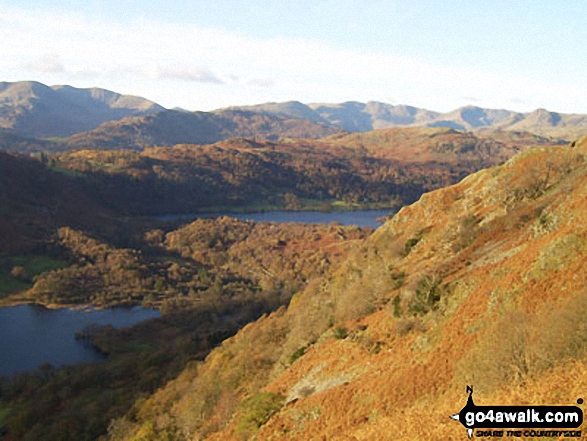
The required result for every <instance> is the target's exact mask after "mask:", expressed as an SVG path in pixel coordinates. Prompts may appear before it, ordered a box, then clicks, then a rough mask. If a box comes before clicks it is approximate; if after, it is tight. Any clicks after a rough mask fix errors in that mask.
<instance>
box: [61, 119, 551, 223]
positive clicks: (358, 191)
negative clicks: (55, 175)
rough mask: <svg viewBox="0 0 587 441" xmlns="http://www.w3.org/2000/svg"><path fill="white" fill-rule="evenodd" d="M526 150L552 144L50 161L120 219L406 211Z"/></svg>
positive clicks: (376, 144) (536, 140)
mask: <svg viewBox="0 0 587 441" xmlns="http://www.w3.org/2000/svg"><path fill="white" fill-rule="evenodd" d="M162 115H163V114H161V113H160V114H158V115H155V116H154V117H152V118H156V119H157V118H160V117H162ZM184 116H186V117H189V115H184ZM147 118H151V117H147ZM535 145H553V143H552V141H550V140H548V139H546V138H540V137H537V136H533V135H529V134H516V133H510V132H500V133H495V134H483V135H474V134H471V133H463V132H457V131H454V130H451V129H446V128H395V129H388V130H380V131H373V132H368V133H364V134H349V135H345V134H337V135H332V136H330V137H328V138H323V139H321V140H315V141H314V140H294V139H289V140H280V141H268V140H251V139H242V138H239V139H229V140H226V141H221V142H218V143H215V144H212V145H177V146H174V147H170V148H163V147H159V148H149V149H146V150H144V151H142V152H132V151H129V150H124V151H122V150H121V151H109V150H82V151H75V152H66V153H60V154H57V155H55V156H52V157H51V160H52V162H53V163H54V164H55V166H57V167H61V168H65V169H68V170H71V171H73V172H76V173H82V174H83V175H84V176H87V177H88V180H87V182H88V183H89V185H91V186H92V187H93V188H94V193H95V194H97V195H99V197H100V199H101V200H103V201H105V203H108V204H110V205H111V206H112V207H113V208H116V209H118V210H121V211H123V212H127V213H130V214H168V213H186V212H197V211H206V210H207V211H222V210H225V211H226V210H235V209H237V210H238V209H247V207H249V209H251V208H252V209H255V207H257V209H259V208H261V209H270V208H273V209H276V208H277V209H279V208H281V209H283V208H285V209H294V210H299V209H303V208H314V209H330V208H332V204H333V203H336V202H341V201H342V202H344V203H345V204H346V205H347V206H348V207H353V206H354V207H360V206H373V204H379V205H383V206H387V207H389V206H393V205H398V204H405V203H411V202H413V201H415V200H416V199H417V198H419V197H420V195H421V194H422V193H423V192H425V191H430V190H433V189H436V188H439V187H442V186H446V185H449V184H452V183H455V182H457V181H458V180H460V179H462V178H463V177H464V176H466V175H468V174H470V173H472V172H474V171H477V170H479V169H481V168H485V167H490V166H493V165H496V164H498V163H499V162H502V161H505V160H507V159H509V158H510V157H512V156H513V155H514V154H516V153H517V152H519V151H522V150H525V149H527V148H530V147H531V146H535ZM121 189H124V191H122V192H121V191H120V190H121Z"/></svg>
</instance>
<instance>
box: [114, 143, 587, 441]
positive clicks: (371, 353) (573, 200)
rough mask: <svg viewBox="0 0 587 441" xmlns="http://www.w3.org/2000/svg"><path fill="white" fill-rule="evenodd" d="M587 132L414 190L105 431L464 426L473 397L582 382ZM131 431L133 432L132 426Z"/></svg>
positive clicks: (284, 434) (434, 433)
mask: <svg viewBox="0 0 587 441" xmlns="http://www.w3.org/2000/svg"><path fill="white" fill-rule="evenodd" d="M586 153H587V139H585V138H584V139H582V140H580V141H579V142H577V143H576V144H574V146H561V147H549V148H535V149H531V150H528V151H525V152H523V153H521V154H519V155H517V156H515V157H514V158H512V159H511V160H510V161H508V162H507V163H506V164H504V165H502V166H499V167H495V168H492V169H487V170H483V171H481V172H478V173H476V174H474V175H472V176H470V177H468V178H466V179H464V180H463V181H462V182H460V183H459V184H457V185H454V186H452V187H449V188H446V189H441V190H437V191H434V192H431V193H427V194H425V195H423V196H422V197H421V198H420V200H419V201H418V202H417V203H415V204H413V205H411V206H408V207H405V208H403V209H402V210H401V211H400V212H399V213H398V214H397V215H396V216H395V217H394V218H393V219H392V220H390V221H388V222H387V223H386V224H385V225H384V226H382V227H381V228H380V229H378V230H377V231H376V232H375V233H374V234H373V235H372V236H370V237H369V238H368V239H367V240H366V241H365V242H364V243H363V244H361V245H358V246H357V247H356V248H355V250H354V251H353V252H351V255H350V257H349V258H348V259H347V260H346V261H345V263H343V264H342V265H340V266H339V267H338V269H335V270H333V271H331V272H330V273H329V274H328V275H326V276H325V277H324V278H323V279H322V280H321V281H319V282H315V283H312V284H310V285H309V286H308V287H307V288H306V289H305V291H304V292H302V293H299V294H297V295H296V296H294V298H293V299H292V301H291V303H290V305H289V307H288V308H287V309H282V310H279V311H277V312H275V313H273V314H272V315H270V316H265V317H263V318H261V319H260V320H258V321H257V322H255V323H253V324H250V325H248V326H247V327H245V328H244V329H243V330H241V331H240V332H239V333H238V334H237V335H236V336H235V337H233V338H231V339H229V340H226V341H225V342H224V343H223V344H222V346H221V347H219V348H217V349H216V350H214V351H213V352H212V353H211V354H210V355H209V356H208V358H207V359H206V360H205V362H204V363H202V364H198V365H191V366H189V367H187V368H186V369H185V370H184V372H183V373H182V374H181V375H180V376H179V377H178V379H176V380H174V381H172V382H171V383H169V384H168V385H167V386H166V387H165V388H163V389H161V390H159V391H158V392H157V393H156V394H154V395H153V396H152V397H151V398H149V399H148V400H146V401H144V402H142V403H140V404H138V405H137V407H136V409H135V411H134V412H133V413H132V414H129V415H128V416H127V417H126V418H123V419H119V420H116V421H114V422H113V423H112V425H111V429H110V433H109V436H110V439H166V438H164V437H166V436H167V437H171V438H170V439H194V440H195V439H204V438H206V439H208V438H209V439H215V440H229V439H235V440H242V439H259V440H268V439H271V440H277V439H290V440H379V439H380V440H389V439H394V440H417V439H422V440H430V439H465V437H466V433H465V431H464V429H463V427H462V426H461V425H460V424H459V423H457V422H454V421H452V420H450V419H449V418H448V416H449V415H450V414H452V413H456V412H458V411H459V410H460V409H461V408H462V407H463V406H464V404H465V402H466V395H465V385H468V384H473V386H474V387H475V398H476V403H477V404H478V405H482V404H517V405H523V404H537V405H538V404H561V405H564V404H575V403H576V400H577V399H578V398H580V397H583V395H584V392H585V389H586V388H587V376H586V375H585V373H587V363H586V349H587V345H586V344H585V342H586V341H587V330H586V328H585V326H584V324H583V321H584V319H583V318H584V316H585V314H586V313H587V292H586V290H585V285H586V282H587V270H586V269H585V268H586V266H585V260H586V256H587V253H586V251H587V205H586V204H585V202H586V199H587V164H586V163H585V154H586ZM133 437H134V438H133Z"/></svg>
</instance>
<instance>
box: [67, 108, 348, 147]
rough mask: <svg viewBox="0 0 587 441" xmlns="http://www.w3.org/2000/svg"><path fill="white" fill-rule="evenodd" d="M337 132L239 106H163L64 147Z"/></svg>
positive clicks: (151, 144)
mask: <svg viewBox="0 0 587 441" xmlns="http://www.w3.org/2000/svg"><path fill="white" fill-rule="evenodd" d="M337 132H339V130H338V129H334V128H331V127H326V126H324V125H321V124H317V123H314V122H311V121H307V120H302V119H293V118H290V117H284V116H274V115H268V114H264V113H255V112H250V111H242V110H225V111H222V112H216V113H209V112H183V111H176V110H167V111H165V112H159V113H157V114H154V115H148V116H144V117H140V118H127V119H124V120H121V121H116V122H109V123H105V124H103V125H102V126H100V127H98V128H97V129H95V130H92V131H89V132H86V133H80V134H77V135H74V136H72V137H71V138H69V139H68V140H67V141H66V146H67V148H68V149H72V150H73V149H96V148H97V149H109V150H118V149H132V150H143V149H145V148H147V147H156V146H157V147H160V146H172V145H176V144H211V143H214V142H218V141H221V140H224V139H228V138H234V137H248V138H261V139H278V138H321V137H324V136H328V135H331V134H333V133H337Z"/></svg>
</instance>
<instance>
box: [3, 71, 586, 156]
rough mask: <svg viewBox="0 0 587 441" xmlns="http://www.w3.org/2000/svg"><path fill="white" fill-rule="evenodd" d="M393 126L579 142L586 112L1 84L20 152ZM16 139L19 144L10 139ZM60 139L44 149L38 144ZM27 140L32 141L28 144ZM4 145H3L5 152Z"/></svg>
mask: <svg viewBox="0 0 587 441" xmlns="http://www.w3.org/2000/svg"><path fill="white" fill-rule="evenodd" d="M396 126H424V127H449V128H452V129H455V130H463V131H480V130H509V131H518V132H530V133H534V134H538V135H541V136H547V137H553V138H562V139H566V140H572V139H576V138H578V137H579V136H581V135H583V134H585V133H587V115H581V114H561V113H556V112H550V111H548V110H544V109H538V110H535V111H534V112H530V113H520V112H514V111H510V110H494V109H483V108H480V107H474V106H467V107H463V108H460V109H456V110H453V111H452V112H448V113H439V112H434V111H430V110H426V109H420V108H417V107H411V106H406V105H398V106H394V105H391V104H386V103H381V102H374V101H370V102H368V103H359V102H345V103H340V104H317V103H314V104H303V103H300V102H297V101H289V102H284V103H266V104H259V105H254V106H241V107H229V108H225V109H218V110H215V111H212V112H188V111H184V110H168V109H165V108H164V107H162V106H160V105H159V104H156V103H154V102H152V101H149V100H147V99H144V98H140V97H136V96H129V95H120V94H118V93H115V92H111V91H108V90H104V89H96V88H93V89H77V88H74V87H71V86H51V87H49V86H46V85H44V84H41V83H38V82H33V81H23V82H16V83H8V82H0V145H2V146H3V148H10V145H17V146H18V148H12V149H13V150H14V149H17V150H20V151H38V150H39V149H42V148H48V149H49V150H51V149H53V150H64V149H65V150H68V149H80V148H107V149H120V148H131V149H135V150H142V149H144V148H146V147H150V146H170V145H176V144H209V143H214V142H218V141H221V140H224V139H228V138H233V137H248V138H259V139H273V140H275V139H279V138H314V139H316V138H322V137H325V136H329V135H332V134H335V133H339V132H343V131H344V132H367V131H370V130H376V129H384V128H391V127H396ZM14 136H17V137H18V140H19V142H17V143H16V144H14V143H12V144H11V142H8V141H7V140H8V139H9V140H11V141H12V139H14V138H13V137H14ZM49 138H59V140H58V141H55V140H54V141H55V142H54V143H53V144H50V145H48V146H47V144H46V143H45V141H43V142H40V141H39V139H45V140H46V139H49ZM27 142H28V143H29V144H27ZM5 145H8V147H5Z"/></svg>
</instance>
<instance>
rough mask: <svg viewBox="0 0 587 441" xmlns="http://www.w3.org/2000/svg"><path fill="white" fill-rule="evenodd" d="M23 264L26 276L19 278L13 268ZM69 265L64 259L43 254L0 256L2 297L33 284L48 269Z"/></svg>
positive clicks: (0, 291)
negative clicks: (13, 273)
mask: <svg viewBox="0 0 587 441" xmlns="http://www.w3.org/2000/svg"><path fill="white" fill-rule="evenodd" d="M16 266H21V267H23V268H24V270H25V274H26V277H24V278H21V279H17V278H15V277H13V275H12V269H13V268H14V267H16ZM66 266H68V264H67V262H65V261H63V260H58V259H53V258H51V257H48V256H43V255H19V256H2V257H0V297H5V296H7V295H8V294H12V293H15V292H18V291H23V290H25V289H28V288H30V287H31V286H32V281H33V278H34V277H35V276H38V275H39V274H42V273H44V272H47V271H53V270H55V269H59V268H65V267H66Z"/></svg>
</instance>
